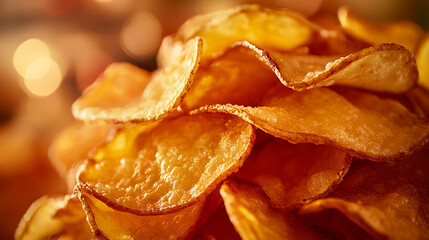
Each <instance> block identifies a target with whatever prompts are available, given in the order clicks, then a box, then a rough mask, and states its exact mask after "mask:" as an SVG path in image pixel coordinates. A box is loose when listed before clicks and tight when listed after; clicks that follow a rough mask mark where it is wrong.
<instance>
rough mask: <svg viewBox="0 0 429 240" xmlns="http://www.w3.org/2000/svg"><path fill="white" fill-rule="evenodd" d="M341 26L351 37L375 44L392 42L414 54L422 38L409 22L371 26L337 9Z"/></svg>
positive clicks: (342, 9) (348, 12) (356, 16)
mask: <svg viewBox="0 0 429 240" xmlns="http://www.w3.org/2000/svg"><path fill="white" fill-rule="evenodd" d="M338 20H339V21H340V23H341V26H343V28H344V29H345V30H346V31H347V32H348V33H349V34H350V35H352V36H354V37H356V38H358V39H361V40H363V41H366V42H368V43H372V44H377V43H384V42H394V43H397V44H400V45H403V46H404V47H406V48H408V49H409V50H410V51H412V52H414V51H415V50H416V48H417V46H418V44H419V42H420V40H421V38H422V37H423V34H424V32H423V30H422V29H421V27H420V26H419V25H417V24H416V23H414V22H411V21H401V22H390V23H383V24H378V25H377V24H373V23H370V22H367V21H366V20H364V19H363V18H361V17H359V16H358V15H357V14H356V13H354V12H352V11H351V10H350V9H349V8H347V7H341V8H340V9H338Z"/></svg>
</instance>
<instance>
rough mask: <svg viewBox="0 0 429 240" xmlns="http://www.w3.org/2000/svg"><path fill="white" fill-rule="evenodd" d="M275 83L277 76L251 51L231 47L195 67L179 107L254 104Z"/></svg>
mask: <svg viewBox="0 0 429 240" xmlns="http://www.w3.org/2000/svg"><path fill="white" fill-rule="evenodd" d="M275 84H279V80H278V79H277V77H276V75H275V74H274V73H273V72H272V71H271V70H270V68H269V67H267V66H265V65H264V64H263V63H262V62H261V61H260V60H259V59H258V58H257V57H255V56H254V54H253V52H251V51H249V50H248V49H246V48H242V47H236V48H231V49H228V51H226V52H225V53H224V54H222V55H221V56H219V57H218V58H216V59H215V60H213V61H212V62H210V63H208V64H204V65H202V66H201V67H200V69H198V71H197V74H196V75H195V79H194V83H193V85H192V87H191V89H190V90H189V93H188V94H187V95H186V97H185V99H184V100H183V103H182V105H181V107H182V108H183V109H193V108H196V107H200V106H204V105H208V104H214V103H219V104H225V103H232V104H239V105H246V106H249V105H254V104H256V103H258V102H259V101H260V98H261V97H262V96H263V95H264V93H265V92H266V91H267V90H268V89H270V88H271V87H272V86H274V85H275Z"/></svg>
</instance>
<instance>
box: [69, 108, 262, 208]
mask: <svg viewBox="0 0 429 240" xmlns="http://www.w3.org/2000/svg"><path fill="white" fill-rule="evenodd" d="M254 135H255V133H254V129H253V127H252V126H251V125H250V124H248V123H246V122H244V121H242V120H241V119H239V118H236V117H234V116H231V115H226V114H219V113H218V114H212V113H205V114H197V115H193V116H182V117H179V118H174V119H172V120H165V121H163V122H161V123H160V124H159V125H157V126H156V127H155V128H153V129H151V130H150V131H143V132H142V133H140V134H139V135H138V136H137V137H136V140H135V141H134V142H133V143H132V145H134V146H133V147H132V148H133V149H136V151H131V152H130V151H127V152H126V155H125V156H117V157H116V158H112V157H108V159H106V160H104V159H103V160H101V161H100V162H96V161H89V162H87V163H86V164H84V165H83V167H82V168H81V171H80V173H79V175H78V185H79V186H80V188H82V189H83V190H84V191H85V192H87V193H89V194H92V195H93V196H95V197H96V198H98V199H100V200H102V201H103V202H105V203H106V204H107V205H108V206H110V207H113V208H115V209H118V210H121V211H127V212H130V213H135V214H137V215H153V214H161V213H166V212H171V211H177V210H179V209H182V208H184V207H186V206H189V205H191V204H193V203H195V202H196V201H198V199H200V198H203V197H205V196H207V195H208V194H209V193H210V192H211V191H212V190H214V189H215V188H216V186H217V184H219V183H220V182H221V181H223V180H224V179H225V178H226V177H227V176H228V175H230V174H231V173H233V172H235V171H237V170H238V169H239V168H240V167H241V165H242V164H243V162H244V160H245V158H246V157H247V155H248V154H249V153H250V151H251V148H252V146H253V142H254V137H255V136H254ZM126 147H127V148H129V146H126Z"/></svg>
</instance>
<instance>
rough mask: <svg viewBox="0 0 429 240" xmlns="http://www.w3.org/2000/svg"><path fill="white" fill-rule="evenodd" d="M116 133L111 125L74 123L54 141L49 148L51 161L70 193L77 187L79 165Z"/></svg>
mask: <svg viewBox="0 0 429 240" xmlns="http://www.w3.org/2000/svg"><path fill="white" fill-rule="evenodd" d="M114 132H115V129H114V127H112V126H109V125H90V124H83V123H74V124H72V125H70V126H68V127H67V128H66V129H64V130H63V131H62V132H61V133H60V134H59V135H58V136H57V137H56V138H55V139H54V141H53V143H52V144H51V145H50V147H49V159H50V160H51V162H52V164H53V165H54V167H55V169H56V170H57V171H58V173H59V174H60V176H64V177H65V180H66V182H67V185H68V187H69V190H70V192H71V190H73V188H74V186H75V185H76V172H77V168H78V167H79V165H80V164H81V163H82V162H83V160H85V159H86V158H87V157H88V154H89V153H90V152H91V150H92V149H93V148H95V147H96V146H98V145H99V144H100V143H102V142H103V141H106V140H107V138H108V136H109V135H113V133H114Z"/></svg>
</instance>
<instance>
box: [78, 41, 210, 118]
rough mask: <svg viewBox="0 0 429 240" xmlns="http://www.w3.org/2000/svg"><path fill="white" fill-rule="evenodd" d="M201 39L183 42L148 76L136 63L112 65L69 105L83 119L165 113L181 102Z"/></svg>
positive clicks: (164, 114) (198, 53) (196, 61)
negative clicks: (172, 57) (175, 53)
mask: <svg viewBox="0 0 429 240" xmlns="http://www.w3.org/2000/svg"><path fill="white" fill-rule="evenodd" d="M201 48H202V41H201V39H200V38H193V39H191V40H189V41H188V42H186V44H185V45H184V46H183V48H182V51H181V52H180V55H179V56H176V61H174V62H171V64H170V65H168V66H165V67H164V68H162V69H159V70H157V71H156V72H154V73H153V74H152V75H151V76H150V75H149V73H147V72H145V71H144V70H142V69H138V68H137V67H135V66H130V65H127V64H114V65H111V66H110V67H109V68H108V69H107V70H106V71H105V73H104V74H103V75H102V76H101V77H100V78H99V79H98V80H97V81H96V82H95V83H94V84H93V85H91V86H90V88H88V89H87V90H86V91H85V92H84V94H83V96H82V97H80V98H79V99H78V100H77V101H76V102H75V103H74V104H73V106H72V111H73V115H74V117H75V118H77V119H81V120H85V121H91V120H92V121H93V120H104V121H109V122H151V121H156V120H160V119H162V118H164V117H166V116H167V115H168V114H169V113H170V112H172V111H174V110H175V109H176V108H177V107H178V106H179V104H180V103H181V102H182V100H183V98H184V96H185V95H186V93H187V92H188V90H189V88H190V86H191V84H192V81H193V78H194V75H195V72H196V70H197V68H198V66H199V59H200V54H201Z"/></svg>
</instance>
